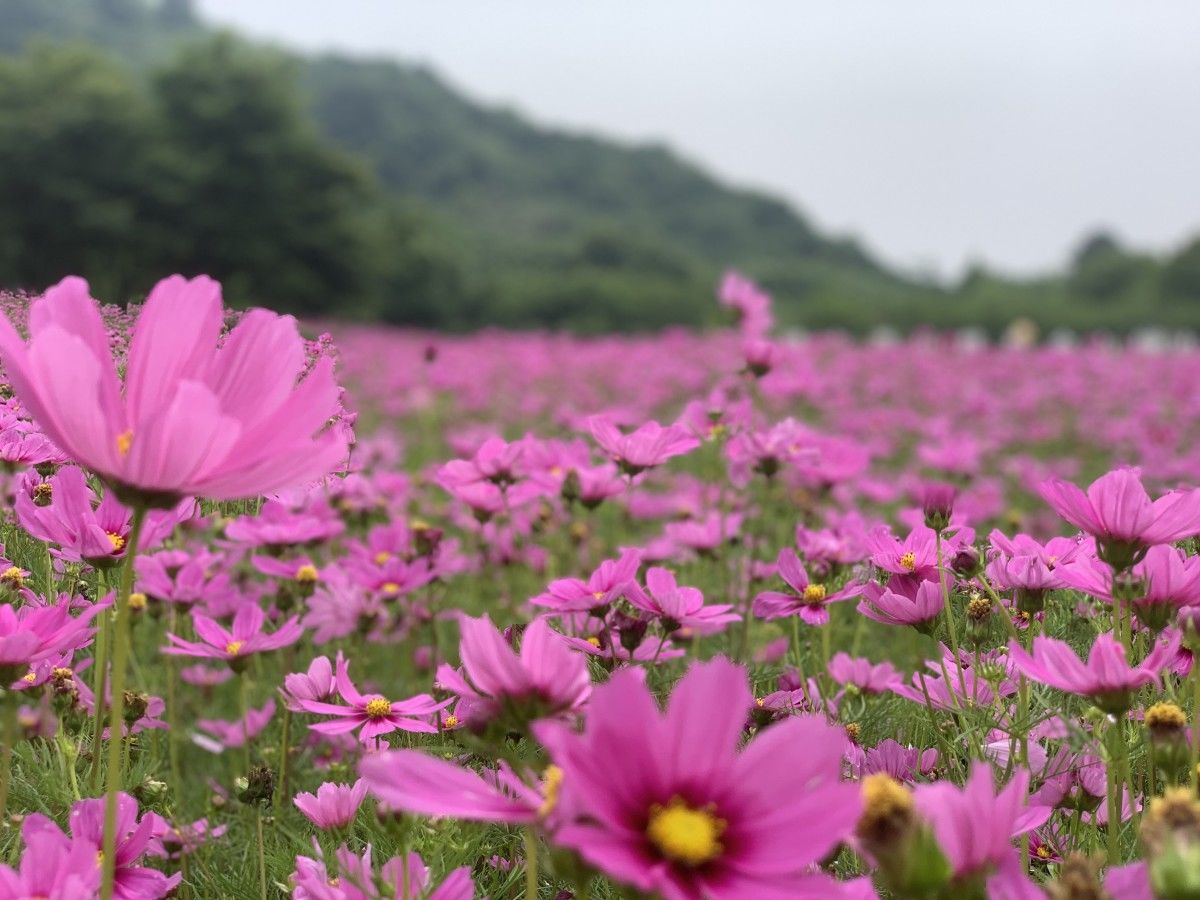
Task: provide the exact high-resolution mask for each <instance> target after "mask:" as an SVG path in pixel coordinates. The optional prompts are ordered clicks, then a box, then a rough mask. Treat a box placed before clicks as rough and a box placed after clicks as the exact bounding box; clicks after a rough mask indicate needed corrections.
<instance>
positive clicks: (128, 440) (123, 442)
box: [117, 431, 133, 456]
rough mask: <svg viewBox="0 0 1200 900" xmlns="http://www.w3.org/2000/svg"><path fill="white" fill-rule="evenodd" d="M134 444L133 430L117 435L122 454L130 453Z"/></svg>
mask: <svg viewBox="0 0 1200 900" xmlns="http://www.w3.org/2000/svg"><path fill="white" fill-rule="evenodd" d="M132 446H133V432H132V431H122V432H121V433H120V434H118V435H117V452H118V453H120V454H121V455H122V456H128V455H129V448H130V447H132Z"/></svg>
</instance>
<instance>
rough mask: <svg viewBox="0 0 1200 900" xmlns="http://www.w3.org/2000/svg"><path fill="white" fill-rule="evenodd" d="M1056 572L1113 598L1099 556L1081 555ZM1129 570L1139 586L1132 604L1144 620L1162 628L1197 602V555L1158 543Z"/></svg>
mask: <svg viewBox="0 0 1200 900" xmlns="http://www.w3.org/2000/svg"><path fill="white" fill-rule="evenodd" d="M1056 574H1057V575H1058V577H1059V579H1060V581H1061V582H1062V584H1063V585H1064V586H1066V587H1070V588H1074V589H1075V590H1077V591H1083V592H1084V593H1085V594H1090V595H1091V596H1093V597H1096V598H1097V599H1100V600H1103V601H1105V602H1106V603H1112V602H1113V571H1112V568H1111V567H1109V566H1108V565H1105V564H1104V563H1102V562H1100V561H1099V560H1098V559H1094V558H1090V557H1081V558H1079V559H1077V560H1076V562H1075V563H1073V564H1072V565H1069V566H1063V567H1062V568H1060V569H1057V570H1056ZM1131 574H1132V576H1133V581H1134V583H1136V584H1137V585H1138V586H1139V590H1138V591H1137V593H1136V594H1135V595H1134V599H1133V601H1132V602H1133V607H1134V609H1135V610H1136V611H1137V616H1138V620H1139V621H1140V622H1142V623H1143V624H1146V625H1150V626H1152V627H1154V628H1156V629H1161V628H1162V627H1163V626H1164V625H1166V624H1167V622H1168V621H1170V620H1171V619H1172V618H1173V617H1174V615H1175V614H1177V613H1178V612H1179V610H1180V609H1181V608H1182V607H1185V606H1186V607H1195V606H1200V557H1196V556H1188V555H1187V554H1185V553H1183V552H1181V551H1180V550H1177V549H1175V548H1174V547H1169V546H1165V545H1161V544H1160V545H1157V546H1154V547H1151V548H1149V549H1148V550H1147V551H1146V556H1145V558H1144V559H1143V560H1142V561H1141V562H1140V563H1136V564H1135V565H1134V566H1133V569H1132V571H1131Z"/></svg>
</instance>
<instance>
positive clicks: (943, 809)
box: [916, 763, 1053, 900]
mask: <svg viewBox="0 0 1200 900" xmlns="http://www.w3.org/2000/svg"><path fill="white" fill-rule="evenodd" d="M1028 791H1029V772H1028V771H1026V770H1024V769H1018V770H1017V772H1016V773H1014V774H1013V777H1012V781H1010V782H1009V783H1008V785H1007V786H1006V787H1004V788H1003V789H1002V790H1001V791H1000V792H999V793H997V792H996V790H995V788H994V787H993V785H992V770H991V767H990V766H988V765H986V764H984V763H975V765H974V766H972V768H971V777H970V778H969V779H968V780H967V783H966V785H965V786H963V787H961V788H959V787H957V786H955V785H953V784H950V783H949V782H945V781H939V782H937V783H935V784H925V785H921V786H920V787H918V788H917V790H916V803H917V809H918V810H919V811H920V813H921V814H922V815H923V816H924V817H925V818H926V819H928V820H929V821H930V823H931V824H932V825H933V833H934V836H935V837H936V838H937V841H938V844H939V845H940V846H941V848H942V852H944V853H945V854H946V859H947V860H948V861H949V863H950V868H951V872H952V873H953V877H954V878H955V879H957V880H958V882H959V885H960V886H961V888H962V891H963V895H964V896H966V895H969V894H970V890H969V888H968V887H967V885H969V884H971V883H972V881H974V880H975V879H979V880H986V882H987V896H989V897H1005V898H1012V900H1038V898H1041V897H1044V896H1045V895H1044V894H1043V893H1042V891H1041V890H1040V889H1039V888H1037V887H1036V886H1035V885H1034V884H1033V883H1032V882H1031V881H1030V880H1029V879H1028V877H1027V876H1026V875H1025V871H1024V866H1022V864H1021V856H1020V853H1019V851H1018V850H1017V849H1016V848H1015V847H1014V846H1013V841H1014V840H1015V839H1016V838H1018V837H1020V836H1021V835H1023V834H1025V833H1027V832H1029V831H1032V830H1033V829H1034V828H1037V827H1039V826H1040V825H1042V824H1044V823H1045V822H1046V820H1047V819H1049V818H1050V813H1051V812H1052V811H1053V810H1051V808H1050V807H1048V806H1028V805H1027V803H1026V796H1027V794H1028ZM948 896H951V895H948Z"/></svg>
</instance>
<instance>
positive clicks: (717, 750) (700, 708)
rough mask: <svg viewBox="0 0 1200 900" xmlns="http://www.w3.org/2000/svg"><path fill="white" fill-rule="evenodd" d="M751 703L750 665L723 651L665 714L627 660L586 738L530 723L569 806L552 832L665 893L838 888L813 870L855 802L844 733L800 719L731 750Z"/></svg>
mask: <svg viewBox="0 0 1200 900" xmlns="http://www.w3.org/2000/svg"><path fill="white" fill-rule="evenodd" d="M752 702H753V698H752V696H751V693H750V688H749V685H748V684H747V680H746V673H745V670H744V669H742V668H740V667H738V666H735V665H734V664H732V663H730V662H729V661H728V660H725V659H716V660H713V661H711V662H708V663H698V664H696V665H694V666H693V667H692V668H691V669H690V670H689V671H688V673H687V674H686V675H685V676H684V677H683V679H682V680H680V682H679V683H678V684H677V685H676V686H675V689H674V691H673V693H672V695H671V700H670V703H669V705H668V707H667V710H666V712H665V714H664V713H661V712H660V711H659V709H658V706H657V704H656V703H655V701H654V697H653V695H652V694H651V693H650V691H649V690H648V689H647V687H646V685H645V683H644V679H643V675H642V673H641V672H640V671H637V670H633V669H622V670H620V671H618V672H617V673H616V674H615V675H613V677H612V679H611V680H610V681H609V682H608V683H607V684H605V685H603V686H601V687H598V688H597V689H596V692H595V695H594V696H593V698H592V702H591V704H590V705H589V707H588V711H587V717H586V723H585V728H584V731H583V733H582V734H577V733H575V732H574V731H573V730H571V729H570V728H568V727H566V726H565V725H563V724H561V723H554V722H543V723H540V724H539V725H537V726H535V733H536V734H537V736H538V738H539V739H540V740H541V741H542V743H543V744H544V745H545V746H546V748H547V750H548V751H549V754H550V758H551V759H552V760H553V762H554V763H555V765H557V766H559V767H560V768H561V770H562V773H563V775H562V785H561V789H560V794H559V796H560V797H561V798H562V799H561V801H560V802H562V803H563V804H564V805H565V806H566V807H567V808H569V809H570V810H577V811H578V815H577V817H574V819H573V821H570V822H568V823H565V824H563V825H561V826H560V827H559V828H558V830H557V831H556V832H555V835H554V842H555V843H557V844H561V845H563V846H566V847H571V848H573V849H575V850H576V851H577V852H579V853H580V854H581V855H582V856H583V857H584V858H585V859H586V860H587V861H588V862H589V863H591V864H592V865H594V866H596V867H597V868H598V869H600V870H601V871H602V872H604V873H605V874H607V875H608V876H610V877H611V878H613V879H615V880H616V881H619V882H622V883H625V884H629V885H632V886H633V887H635V888H637V889H638V890H640V891H646V892H654V893H658V894H661V895H662V896H663V897H665V898H667V900H692V898H696V897H701V896H704V897H709V898H713V900H731V898H737V900H771V898H775V900H783V898H792V900H801V898H814V900H816V898H828V897H831V896H836V895H837V893H838V890H839V887H838V885H837V883H836V882H833V881H832V880H831V879H829V878H828V877H827V876H825V875H823V874H819V873H816V872H813V871H812V867H813V865H814V864H815V863H816V862H818V861H819V860H820V859H822V858H823V857H824V856H825V854H826V853H828V852H829V851H830V850H831V849H833V848H834V847H836V846H837V845H838V844H839V842H841V841H842V840H843V839H845V838H846V837H847V836H848V835H849V834H850V832H851V830H852V829H853V828H854V825H855V822H856V820H857V818H858V816H859V813H860V812H861V806H862V801H861V798H860V796H859V791H858V789H857V788H856V787H855V786H854V785H851V784H844V783H842V782H841V780H840V772H841V758H842V753H843V750H844V747H845V744H846V739H845V737H844V736H843V735H842V734H841V733H840V731H838V730H837V729H834V728H832V727H831V726H829V725H827V724H826V723H825V722H824V721H822V720H821V719H819V718H816V717H811V716H805V717H796V718H790V719H787V720H786V721H784V722H781V723H779V724H777V725H773V726H772V727H770V728H769V729H767V730H766V731H765V732H763V733H762V734H760V735H759V737H758V738H756V739H755V740H754V741H752V742H751V743H750V744H749V745H748V746H747V747H746V748H745V749H743V750H741V752H739V748H738V745H739V743H740V739H741V735H742V729H743V726H744V724H745V720H746V711H747V710H748V709H749V708H750V707H751V704H752Z"/></svg>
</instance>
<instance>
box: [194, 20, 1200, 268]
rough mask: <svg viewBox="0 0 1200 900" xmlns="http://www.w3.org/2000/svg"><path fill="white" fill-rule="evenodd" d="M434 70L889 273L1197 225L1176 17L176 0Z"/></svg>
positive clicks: (1192, 133) (1198, 94) (1185, 26)
mask: <svg viewBox="0 0 1200 900" xmlns="http://www.w3.org/2000/svg"><path fill="white" fill-rule="evenodd" d="M198 2H199V7H200V9H201V10H202V12H203V13H204V14H206V15H207V16H208V17H209V18H210V19H211V20H215V21H220V22H225V23H229V24H233V25H236V26H238V27H240V28H242V29H244V30H246V31H248V32H250V33H253V34H256V35H259V36H262V37H269V38H271V39H274V40H276V41H278V42H282V43H286V44H289V45H292V46H295V47H298V48H304V49H315V50H326V49H337V50H342V51H347V52H353V53H361V54H372V55H387V56H394V57H397V58H401V59H405V60H409V61H417V60H419V61H423V62H427V63H429V64H430V65H432V66H433V67H434V68H435V69H437V70H438V71H439V72H440V73H441V74H442V75H443V76H445V77H446V78H447V79H448V80H449V81H450V82H451V83H452V84H454V85H456V86H457V87H459V88H460V89H462V90H463V91H465V92H466V93H467V94H469V95H471V96H473V97H475V98H477V99H480V100H483V101H486V102H488V103H491V104H503V105H506V106H511V107H515V108H516V109H518V110H519V111H521V112H523V113H526V114H527V115H529V116H530V117H531V118H533V119H534V120H536V121H538V122H541V123H544V124H552V125H560V126H565V127H569V128H571V129H574V130H579V129H582V130H587V131H591V132H597V133H601V134H607V135H611V136H615V137H618V138H621V139H623V140H627V141H649V140H653V141H665V142H667V143H669V144H670V145H671V146H673V147H674V148H675V149H676V150H678V151H679V152H681V153H682V154H683V155H685V156H687V157H688V158H690V159H692V160H694V161H697V162H699V163H701V164H702V165H704V166H705V167H706V168H708V169H709V170H710V171H712V172H713V173H715V174H717V175H718V176H720V177H721V178H722V179H724V180H726V181H729V182H731V183H736V184H741V185H748V186H756V187H761V188H765V189H767V190H770V191H772V192H775V193H778V194H780V195H783V196H785V197H787V198H788V199H789V200H791V201H792V203H793V204H794V205H795V206H797V207H798V208H799V209H800V210H802V211H803V212H805V213H807V214H808V215H809V216H811V217H812V218H813V219H814V220H815V221H816V223H817V224H818V225H819V226H821V227H822V228H824V229H827V230H830V231H833V232H840V233H853V234H855V235H857V236H859V237H860V239H862V240H863V241H864V242H865V243H866V244H867V246H869V247H870V248H872V249H873V250H874V251H875V252H877V253H879V254H880V255H882V256H883V257H884V258H885V259H888V260H890V261H892V262H893V263H899V264H901V265H904V266H906V267H909V268H922V269H929V270H934V271H938V272H941V273H943V274H950V273H956V272H958V271H960V270H961V267H962V266H963V265H964V264H965V263H966V262H968V261H971V260H985V261H987V262H988V263H989V264H991V265H993V266H995V267H998V268H1001V269H1004V270H1006V271H1010V272H1035V271H1040V270H1044V269H1046V268H1050V267H1054V266H1057V265H1060V264H1061V263H1062V262H1063V261H1064V259H1065V258H1066V257H1067V255H1068V253H1069V252H1070V251H1071V249H1072V248H1073V247H1074V246H1075V245H1076V244H1077V242H1078V241H1079V239H1080V237H1081V236H1082V235H1083V234H1084V233H1085V232H1087V231H1089V230H1093V229H1095V228H1098V227H1101V226H1103V227H1107V228H1110V229H1112V230H1114V231H1115V232H1116V233H1117V234H1118V235H1120V236H1121V237H1122V238H1123V239H1125V240H1127V241H1128V242H1129V243H1130V244H1132V245H1134V246H1137V247H1144V248H1149V249H1165V248H1169V247H1172V246H1176V245H1177V244H1179V243H1180V242H1181V241H1182V240H1183V239H1184V238H1185V237H1186V236H1188V235H1190V234H1191V233H1194V232H1198V231H1200V2H1195V0H1054V2H1045V0H1007V2H1004V3H988V2H970V0H903V2H902V0H876V2H867V0H824V2H808V0H721V2H715V0H712V2H705V0H587V2H584V0H575V2H571V0H337V2H332V3H330V2H315V0H299V2H298V0H198Z"/></svg>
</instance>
